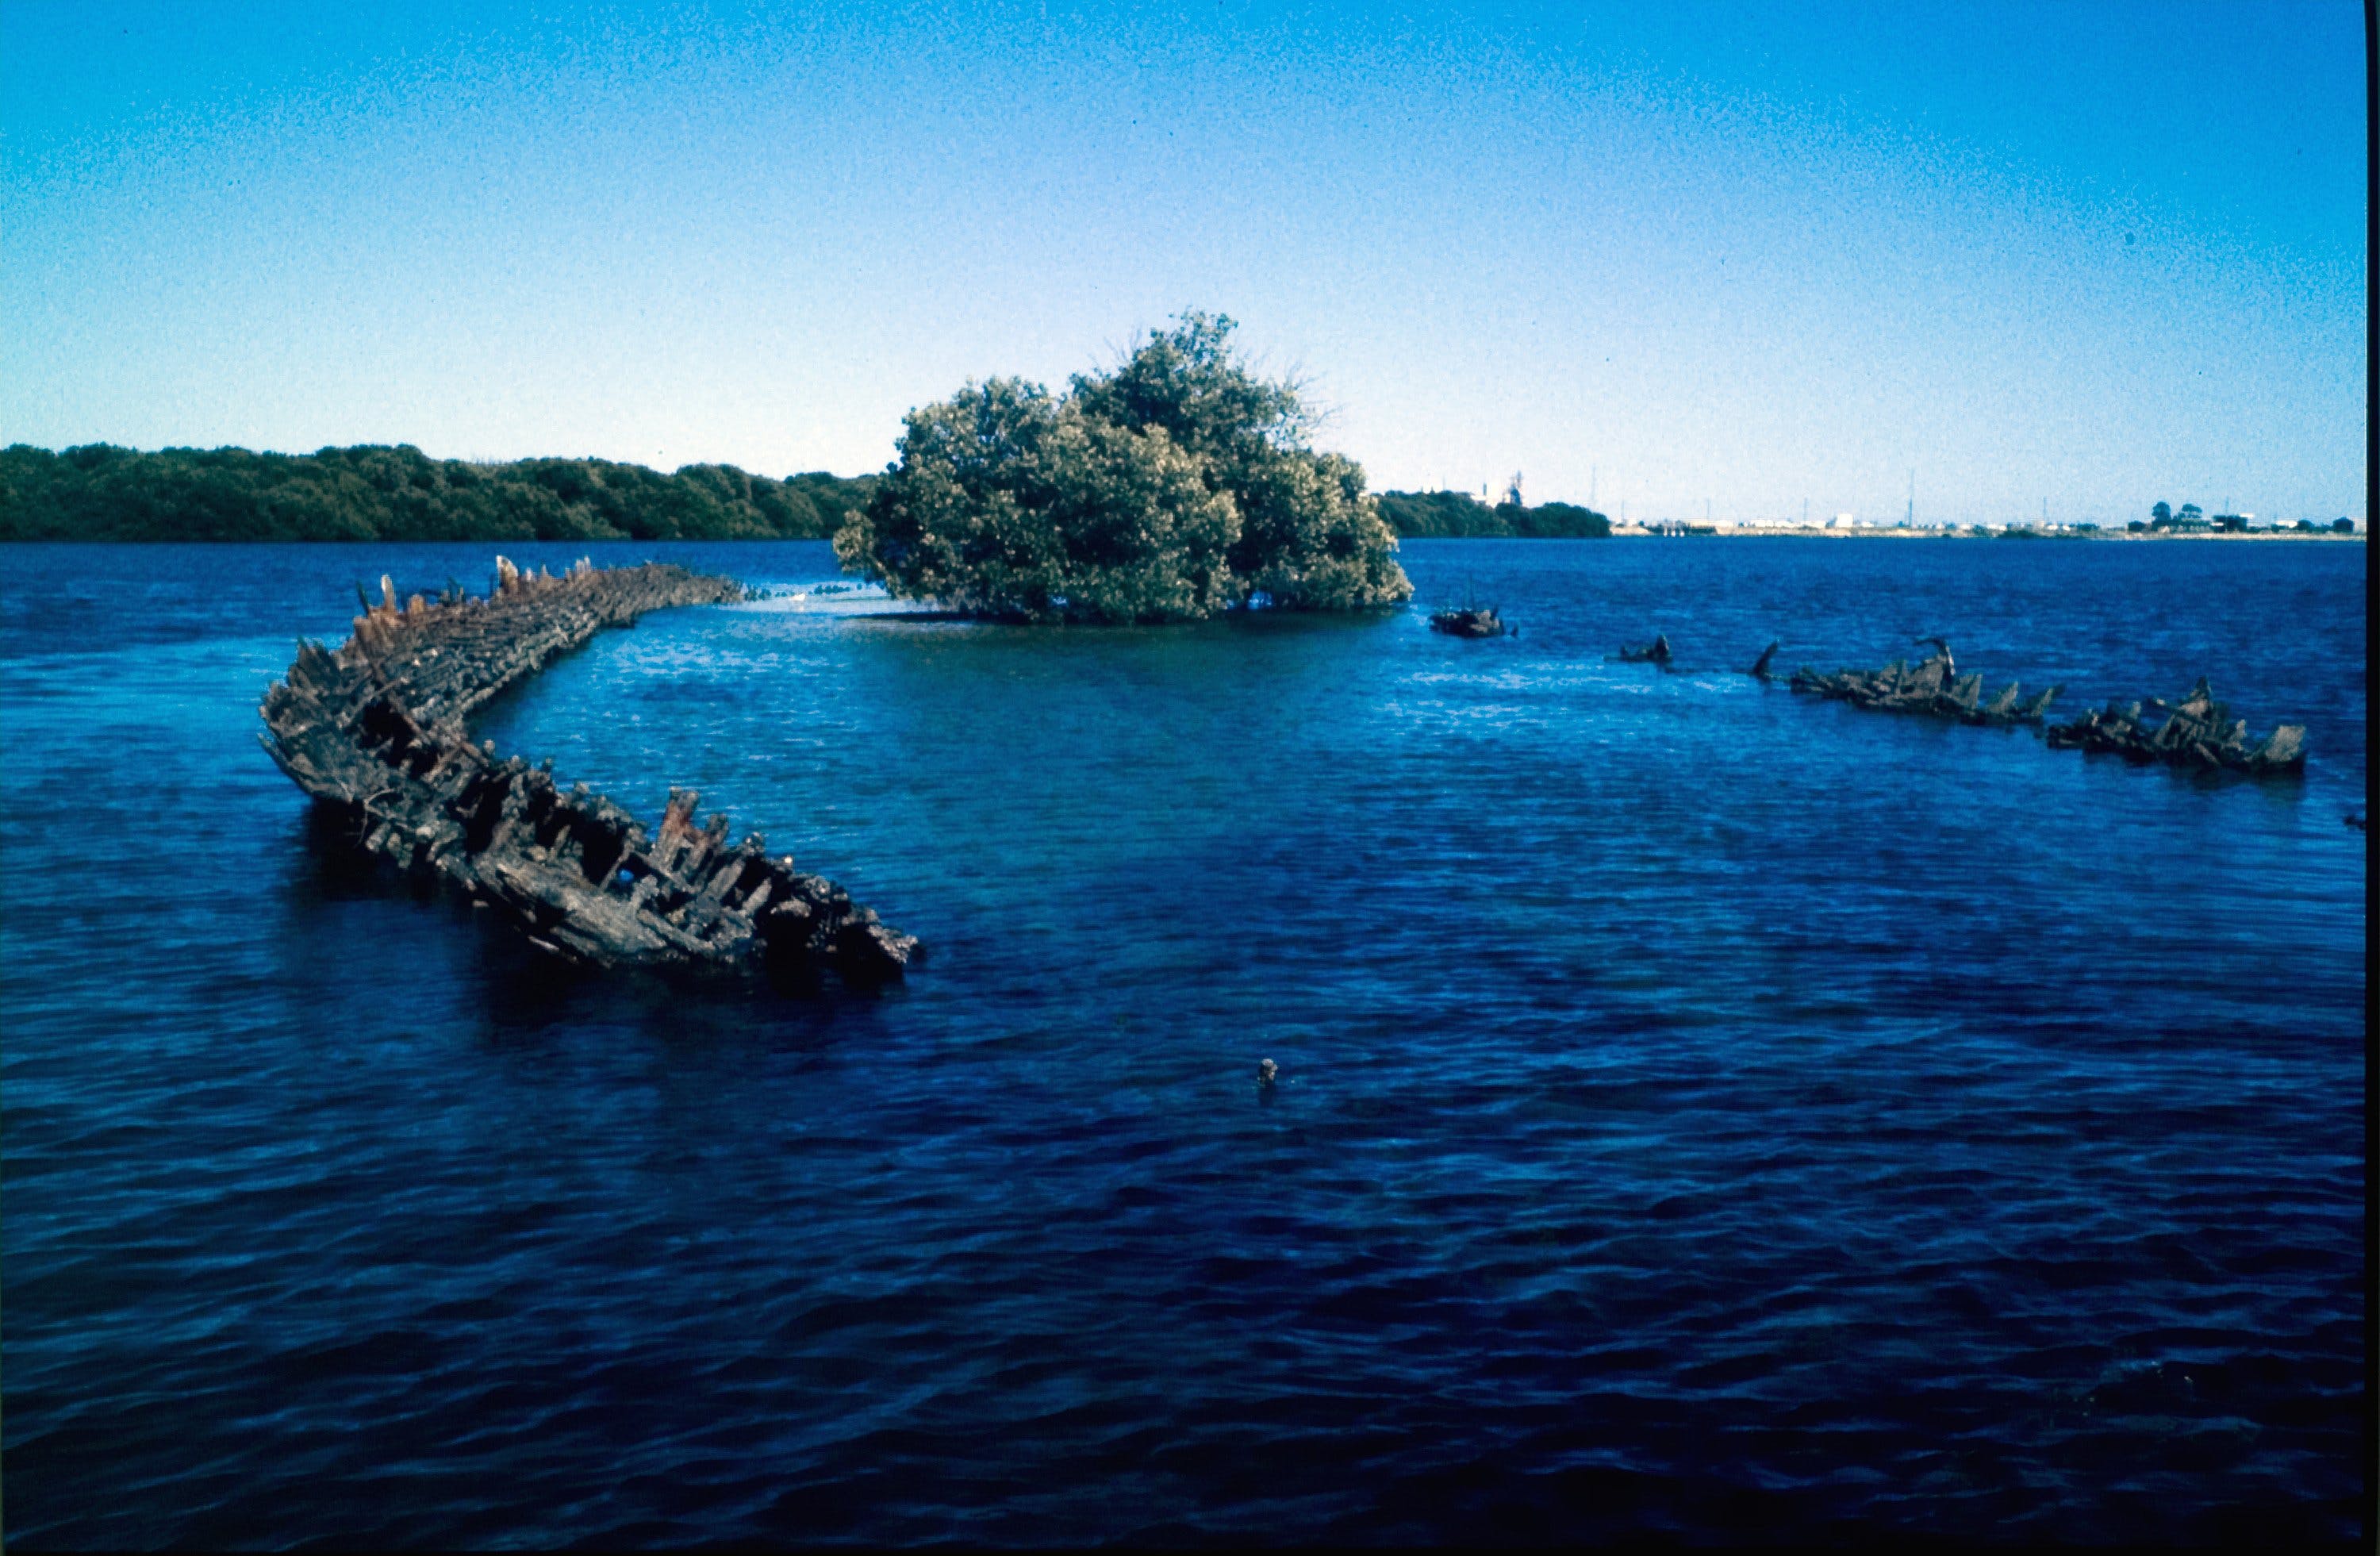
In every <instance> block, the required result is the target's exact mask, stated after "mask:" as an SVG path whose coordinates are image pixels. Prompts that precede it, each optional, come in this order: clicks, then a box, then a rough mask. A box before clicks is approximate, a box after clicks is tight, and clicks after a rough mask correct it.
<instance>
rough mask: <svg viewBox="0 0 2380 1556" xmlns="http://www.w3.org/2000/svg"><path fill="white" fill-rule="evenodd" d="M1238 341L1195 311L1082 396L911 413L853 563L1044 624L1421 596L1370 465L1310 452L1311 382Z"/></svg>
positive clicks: (1007, 384)
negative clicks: (1400, 554)
mask: <svg viewBox="0 0 2380 1556" xmlns="http://www.w3.org/2000/svg"><path fill="white" fill-rule="evenodd" d="M1232 329H1233V323H1232V321H1231V320H1230V319H1228V318H1224V317H1221V316H1220V315H1213V316H1210V315H1207V314H1203V313H1185V314H1184V315H1183V316H1182V317H1181V319H1180V320H1179V321H1178V322H1177V327H1175V328H1173V329H1172V330H1166V331H1160V332H1159V333H1157V334H1153V335H1151V336H1150V337H1149V338H1148V339H1147V340H1146V341H1145V342H1143V343H1142V344H1141V345H1140V346H1139V347H1138V348H1136V349H1135V351H1133V353H1132V354H1131V355H1130V356H1129V357H1128V358H1127V359H1125V360H1124V361H1123V362H1122V363H1121V364H1119V365H1118V366H1117V367H1116V369H1115V370H1114V371H1111V372H1107V373H1091V374H1082V373H1078V374H1076V375H1075V377H1074V378H1073V380H1072V381H1071V383H1069V386H1068V388H1067V391H1066V393H1064V394H1062V395H1053V394H1051V393H1050V391H1049V390H1048V389H1046V388H1044V387H1042V386H1041V385H1039V384H1036V383H1026V382H1024V381H1023V380H1021V379H1014V378H996V379H992V380H990V382H988V383H968V384H966V385H965V387H963V388H962V389H961V390H960V391H959V392H958V393H957V394H956V395H953V396H952V397H951V398H950V399H948V400H944V401H942V402H941V403H939V404H936V405H930V406H927V407H924V408H922V409H919V410H914V411H911V412H910V413H909V416H908V418H907V422H906V426H905V431H904V432H903V433H902V436H901V441H900V458H899V460H898V461H897V462H896V463H895V464H894V465H893V467H892V468H891V469H889V470H887V471H886V472H885V474H884V477H883V479H882V481H881V483H880V484H879V485H878V487H877V488H876V491H875V493H874V495H873V496H872V497H871V498H870V499H869V501H868V506H867V507H866V509H864V510H862V511H861V512H859V513H856V514H855V515H853V516H852V517H851V519H850V521H849V522H848V523H846V524H845V525H844V528H843V529H842V530H841V531H840V532H839V533H837V534H836V536H835V539H834V549H835V554H836V556H837V557H838V558H840V559H841V561H842V562H843V565H844V567H845V568H846V569H847V570H850V571H854V572H860V573H865V574H866V575H867V576H868V577H871V578H876V579H880V580H881V581H882V582H883V584H884V586H885V587H886V589H888V590H890V591H891V592H892V593H893V594H895V595H899V596H902V597H904V598H907V599H917V600H931V601H935V602H939V603H941V604H942V605H944V606H947V607H949V608H952V609H954V610H960V611H965V612H969V613H972V614H981V615H990V616H1001V617H1007V618H1011V619H1016V620H1023V621H1035V622H1054V621H1085V622H1111V623H1129V622H1163V621H1187V620H1196V619H1198V618H1200V617H1205V616H1211V615H1214V614H1218V613H1220V612H1223V611H1228V610H1233V609H1238V608H1242V607H1245V606H1250V605H1256V604H1264V605H1269V606H1270V607H1272V608H1275V609H1281V610H1303V611H1344V610H1361V609H1365V608H1367V607H1372V606H1378V605H1389V604H1394V603H1396V602H1399V601H1402V600H1405V599H1407V598H1409V597H1411V595H1412V593H1413V585H1412V584H1411V583H1409V582H1408V581H1407V580H1406V578H1405V576H1404V572H1403V569H1402V568H1400V567H1399V566H1398V565H1397V563H1396V539H1395V537H1394V536H1393V535H1392V534H1391V533H1390V530H1389V528H1388V526H1387V525H1386V524H1384V523H1382V522H1381V519H1380V515H1379V510H1378V505H1377V504H1376V503H1375V501H1374V499H1373V498H1371V497H1370V496H1369V495H1367V494H1366V492H1365V491H1364V471H1363V468H1362V467H1361V466H1359V465H1357V464H1355V463H1354V461H1353V460H1350V459H1347V458H1345V457H1343V456H1340V455H1336V454H1325V453H1321V452H1318V451H1317V450H1316V449H1314V448H1313V447H1312V446H1310V444H1308V442H1307V434H1308V432H1309V431H1310V429H1311V426H1312V422H1311V419H1310V417H1309V416H1308V413H1307V411H1306V409H1305V407H1304V405H1303V404H1302V403H1301V401H1300V399H1299V396H1298V394H1297V391H1296V388H1295V386H1294V385H1293V384H1290V383H1283V382H1278V381H1271V380H1266V379H1263V378H1259V377H1257V375H1256V374H1255V373H1253V372H1252V371H1249V369H1248V367H1247V366H1246V364H1245V362H1243V361H1242V360H1241V359H1239V357H1238V356H1237V355H1236V354H1235V353H1234V351H1233V348H1232V346H1231V332H1232Z"/></svg>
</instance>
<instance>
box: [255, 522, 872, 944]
mask: <svg viewBox="0 0 2380 1556" xmlns="http://www.w3.org/2000/svg"><path fill="white" fill-rule="evenodd" d="M496 565H497V575H498V578H497V585H496V589H495V590H494V592H493V593H492V594H491V595H489V596H488V597H486V598H481V599H475V598H466V597H465V596H464V594H463V592H462V590H460V589H457V588H451V587H450V588H449V589H448V590H445V591H444V592H443V593H442V594H441V595H440V596H439V597H438V598H437V599H436V600H434V601H431V600H425V599H424V598H423V597H422V596H421V595H419V594H416V595H414V596H413V597H412V598H411V599H409V600H408V601H407V602H405V603H403V604H401V605H400V604H399V603H398V602H397V599H396V591H395V588H394V586H393V585H392V584H391V582H390V580H388V579H387V578H383V579H382V580H381V602H380V603H378V604H377V605H370V604H368V605H367V608H366V610H365V613H364V614H362V615H359V616H358V617H357V618H356V620H355V633H354V636H353V637H351V638H348V639H347V641H346V643H344V644H342V645H341V646H340V647H339V648H338V649H336V650H328V649H324V648H323V647H322V645H321V644H319V643H313V642H305V643H301V644H299V645H298V651H297V663H294V664H292V665H291V666H290V667H289V672H288V675H287V676H286V678H285V679H284V680H282V681H279V682H276V683H274V685H273V687H272V688H271V689H270V690H269V691H268V692H267V693H266V695H265V699H264V704H263V707H262V710H261V711H262V712H263V715H264V723H265V729H266V733H265V735H263V736H262V738H263V741H264V746H265V749H266V750H268V751H269V752H271V753H272V756H273V760H274V761H275V762H277V763H278V764H279V765H280V767H281V770H282V771H283V772H285V773H287V774H288V775H289V776H290V777H291V778H292V779H293V780H295V781H296V782H297V785H298V787H300V788H301V789H303V790H305V791H306V793H307V794H309V795H310V796H313V799H314V801H315V803H316V804H317V806H318V807H320V808H322V809H323V810H325V811H327V812H328V813H329V819H330V820H331V821H332V822H333V825H332V827H330V828H329V829H326V830H328V831H329V832H330V833H332V834H333V835H335V836H339V837H342V838H344V839H345V840H346V843H347V844H349V845H352V846H353V847H355V848H358V849H360V850H362V851H363V852H364V853H366V854H368V855H371V856H375V857H379V858H382V859H386V860H390V861H393V862H394V863H395V864H396V865H397V866H399V867H400V868H402V869H406V870H408V871H411V872H414V873H416V874H418V875H419V876H423V877H427V878H431V879H433V880H437V881H443V882H445V883H446V884H447V885H449V886H451V887H453V888H455V890H456V891H458V892H460V893H463V894H464V895H465V896H467V897H468V898H470V899H471V900H472V901H474V902H476V903H479V904H481V905H484V906H487V907H490V908H492V909H494V910H496V911H497V912H498V913H499V914H500V915H501V916H502V917H504V918H506V919H508V920H510V921H511V922H512V923H514V924H515V925H516V926H517V927H518V928H519V929H520V930H523V931H525V932H526V934H527V935H528V940H529V942H530V943H531V944H533V945H535V946H536V947H538V948H539V949H540V950H541V951H544V952H546V953H549V954H552V955H553V956H556V957H559V958H561V959H563V960H565V961H566V962H572V963H577V964H580V965H585V966H601V967H610V966H643V967H656V968H660V967H694V968H702V969H711V970H733V971H737V972H743V973H750V974H756V975H760V976H764V977H767V978H769V979H771V980H773V981H777V982H780V983H787V982H790V983H793V984H795V985H796V986H798V985H801V984H805V983H808V982H810V981H813V980H814V979H816V978H817V977H818V975H819V974H820V973H824V972H832V973H834V974H836V975H837V976H838V977H840V978H841V979H843V981H844V982H845V983H847V984H853V985H861V986H866V985H874V984H879V983H881V982H884V981H885V980H887V979H893V978H897V977H898V976H900V974H901V972H902V969H903V968H904V967H905V966H906V965H907V964H908V963H909V961H910V960H911V958H912V957H914V956H915V955H916V954H917V951H918V945H917V941H916V940H915V939H914V938H912V937H910V936H908V935H905V934H903V933H901V932H900V931H898V930H893V929H892V928H890V927H888V926H886V925H884V924H882V923H880V922H879V921H878V919H877V917H876V915H875V914H874V913H873V912H871V911H869V910H868V909H867V908H864V907H860V906H857V905H856V904H855V903H853V902H852V900H851V898H850V895H849V894H848V893H845V892H844V890H843V889H842V888H841V887H839V886H837V885H836V884H835V883H834V882H833V881H828V880H826V879H824V878H822V877H820V876H816V875H809V874H805V873H803V872H802V871H800V870H797V869H795V868H794V861H793V860H792V858H791V857H783V856H771V854H770V853H769V852H768V850H767V848H766V846H765V845H764V843H763V841H762V839H761V837H760V836H759V834H758V833H753V834H750V835H747V837H745V838H744V839H743V840H742V841H741V842H738V843H734V844H730V843H729V842H728V823H727V820H726V818H725V817H723V816H713V817H711V818H710V820H709V821H707V822H705V823H701V824H698V823H697V821H696V816H695V807H696V803H697V801H698V797H699V796H697V795H695V794H693V793H691V792H686V793H681V792H679V791H677V790H674V789H673V790H672V791H671V792H670V797H669V805H668V808H667V809H666V810H665V811H664V813H663V815H662V822H661V828H660V830H659V832H658V833H651V834H648V833H647V832H646V830H645V828H644V827H643V825H642V824H641V823H639V822H637V821H635V820H634V819H633V818H632V817H630V816H629V815H628V814H627V813H626V812H625V810H623V809H621V808H619V807H618V806H616V805H614V804H613V803H612V801H610V800H609V799H606V798H604V797H603V796H601V795H594V794H589V792H588V789H587V785H585V784H576V785H574V786H573V787H572V788H570V789H569V790H568V791H567V792H564V791H563V790H562V789H561V788H559V787H558V786H557V785H556V784H555V783H554V781H553V763H552V762H551V761H548V762H545V763H543V764H541V765H540V766H535V767H532V766H530V765H529V764H528V762H526V761H524V760H522V759H521V758H519V757H500V756H498V755H497V753H496V749H495V746H494V744H493V743H492V742H488V743H479V742H475V741H474V740H473V739H472V738H471V735H470V733H469V731H468V728H467V727H466V724H465V722H464V721H465V719H466V718H467V717H468V715H469V714H470V713H471V712H472V711H474V710H475V709H477V708H479V707H480V706H481V705H482V704H484V703H485V702H486V701H487V700H488V699H490V698H492V697H494V696H495V695H496V694H497V693H498V692H501V691H503V690H504V689H505V688H506V687H511V686H514V685H516V684H517V683H519V682H520V681H522V680H524V679H526V678H527V677H528V676H529V675H533V674H535V673H536V672H537V671H538V670H540V669H541V668H543V667H544V666H545V665H546V664H548V663H552V662H553V660H554V659H556V658H558V657H560V656H561V655H563V654H565V653H567V652H569V651H570V650H573V649H576V648H577V647H579V646H580V645H581V644H583V643H585V642H586V641H587V640H588V639H589V638H592V637H593V636H594V635H595V634H596V633H597V632H599V631H601V630H602V629H603V628H605V627H610V626H627V625H629V624H631V623H633V622H634V621H635V620H636V618H637V616H639V615H641V614H644V613H645V612H647V611H652V610H658V609H661V608H662V607H665V606H673V605H692V604H709V603H717V602H727V601H733V600H737V599H740V598H742V596H743V592H744V591H743V589H742V586H741V585H738V584H736V583H735V582H734V581H732V580H730V579H726V578H717V577H702V576H700V575H698V574H695V573H690V572H688V571H686V569H685V568H683V567H674V566H666V565H645V566H641V567H624V568H613V569H609V570H599V569H597V568H595V567H594V566H593V565H591V564H589V563H588V562H586V561H584V560H581V561H580V562H579V564H578V565H577V566H576V567H573V568H572V569H570V570H569V571H568V572H566V573H565V574H564V575H563V576H561V577H551V576H548V575H547V574H545V573H543V572H542V571H540V572H539V573H536V574H529V573H524V572H521V571H520V570H518V569H517V568H516V567H514V566H513V565H512V564H511V563H510V562H508V561H506V560H505V559H504V558H503V557H498V558H497V559H496Z"/></svg>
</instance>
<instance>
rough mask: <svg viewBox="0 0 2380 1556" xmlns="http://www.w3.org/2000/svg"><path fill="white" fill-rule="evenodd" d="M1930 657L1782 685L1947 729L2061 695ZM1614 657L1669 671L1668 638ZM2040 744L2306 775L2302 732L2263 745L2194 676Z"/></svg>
mask: <svg viewBox="0 0 2380 1556" xmlns="http://www.w3.org/2000/svg"><path fill="white" fill-rule="evenodd" d="M1918 641H1920V642H1923V643H1930V644H1932V645H1933V649H1934V651H1933V652H1932V653H1930V654H1928V655H1927V656H1926V657H1925V659H1923V660H1920V661H1919V662H1918V663H1915V664H1910V663H1907V662H1906V661H1903V660H1894V661H1893V662H1892V663H1889V664H1888V665H1886V666H1884V667H1883V668H1882V669H1880V670H1838V671H1836V672H1834V673H1833V674H1832V675H1821V674H1820V673H1819V672H1817V671H1815V670H1813V669H1811V668H1810V667H1809V666H1808V665H1803V667H1802V668H1801V669H1799V670H1797V671H1795V672H1794V673H1793V675H1792V677H1791V682H1790V683H1789V684H1790V685H1791V687H1792V688H1793V690H1795V691H1797V692H1802V693H1804V694H1806V695H1808V696H1812V697H1818V698H1823V699H1828V700H1829V701H1835V702H1848V703H1850V704H1851V705H1852V707H1854V708H1865V709H1869V710H1872V711H1876V712H1884V713H1908V714H1913V715H1916V716H1918V717H1921V718H1931V719H1942V720H1946V721H1948V722H1949V723H1963V724H1984V725H1994V726H2000V727H2008V726H2012V725H2016V724H2043V723H2045V722H2046V717H2047V714H2048V711H2049V705H2050V703H2051V702H2053V701H2055V700H2056V699H2057V697H2058V693H2059V692H2060V691H2062V690H2064V689H2065V688H2064V687H2050V688H2049V689H2048V690H2046V691H2045V692H2042V693H2040V694H2039V695H2038V696H2035V697H2031V698H2027V697H2025V696H2024V695H2023V690H2022V687H2020V686H2019V685H2018V684H2017V683H2015V682H2013V681H2011V682H2010V683H2009V684H2008V685H2007V686H2006V687H2002V688H2001V689H2000V691H1999V692H1998V695H1996V696H1993V697H1990V698H1986V697H1985V696H1984V677H1983V676H1982V675H1979V674H1974V673H1969V674H1967V675H1961V674H1960V673H1959V667H1958V663H1957V662H1956V661H1955V660H1953V659H1952V658H1951V655H1950V645H1949V643H1947V642H1945V641H1944V640H1943V639H1941V638H1920V639H1918ZM1777 649H1778V645H1777V644H1775V643H1771V644H1769V645H1768V647H1767V649H1765V650H1762V651H1761V655H1760V658H1759V659H1758V661H1756V662H1755V663H1754V664H1753V666H1752V668H1751V669H1750V670H1748V671H1746V672H1745V674H1747V675H1753V676H1755V677H1757V678H1758V679H1760V680H1763V681H1767V680H1771V679H1773V678H1774V675H1773V673H1772V671H1771V670H1770V668H1769V666H1770V664H1771V663H1772V662H1774V660H1775V659H1776V656H1777ZM1618 657H1619V658H1620V659H1621V660H1623V661H1626V662H1628V663H1639V664H1658V665H1659V666H1661V667H1662V668H1663V669H1668V668H1670V665H1671V662H1672V661H1673V659H1674V658H1675V654H1674V653H1673V651H1672V650H1671V649H1670V639H1669V638H1667V637H1657V638H1654V639H1653V641H1652V642H1650V643H1647V644H1644V645H1641V646H1637V647H1631V648H1623V649H1621V650H1620V653H1619V655H1618ZM2043 733H2044V737H2045V739H2046V742H2047V743H2048V744H2049V745H2050V746H2052V747H2054V748H2059V749H2070V750H2081V751H2101V752H2107V753H2108V754H2111V755H2115V756H2119V757H2122V758H2124V759H2125V760H2128V761H2134V762H2143V763H2163V764H2165V765H2167V766H2168V767H2180V768H2194V769H2200V770H2204V771H2207V772H2244V773H2247V774H2250V775H2251V776H2253V777H2260V778H2262V777H2277V776H2282V775H2286V774H2290V773H2301V772H2304V771H2305V728H2304V726H2303V725H2301V724H2282V725H2281V726H2280V727H2278V728H2277V729H2276V730H2274V731H2273V733H2272V734H2270V735H2266V736H2265V738H2264V739H2262V740H2258V739H2256V738H2254V737H2253V736H2252V735H2249V733H2248V721H2247V720H2245V719H2235V718H2233V717H2232V716H2231V711H2230V710H2229V709H2228V708H2227V707H2225V706H2224V705H2223V704H2222V703H2220V702H2217V701H2216V699H2215V694H2214V692H2213V691H2212V690H2210V689H2209V688H2208V687H2207V684H2206V678H2205V677H2204V676H2203V675H2202V676H2200V677H2199V680H2198V684H2197V685H2196V686H2194V687H2191V688H2190V690H2189V691H2188V692H2187V693H2185V694H2183V696H2182V699H2181V700H2180V702H2175V703H2168V702H2167V701H2166V700H2165V699H2162V698H2149V699H2146V700H2145V701H2143V702H2134V703H2131V704H2129V705H2127V706H2123V707H2120V708H2119V706H2118V705H2117V704H2115V703H2113V702H2110V703H2109V704H2107V709H2106V710H2105V711H2100V712H2085V713H2084V714H2083V716H2082V717H2081V718H2078V719H2076V720H2074V721H2073V722H2072V723H2062V724H2049V725H2047V727H2046V729H2045V730H2044V732H2043Z"/></svg>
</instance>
